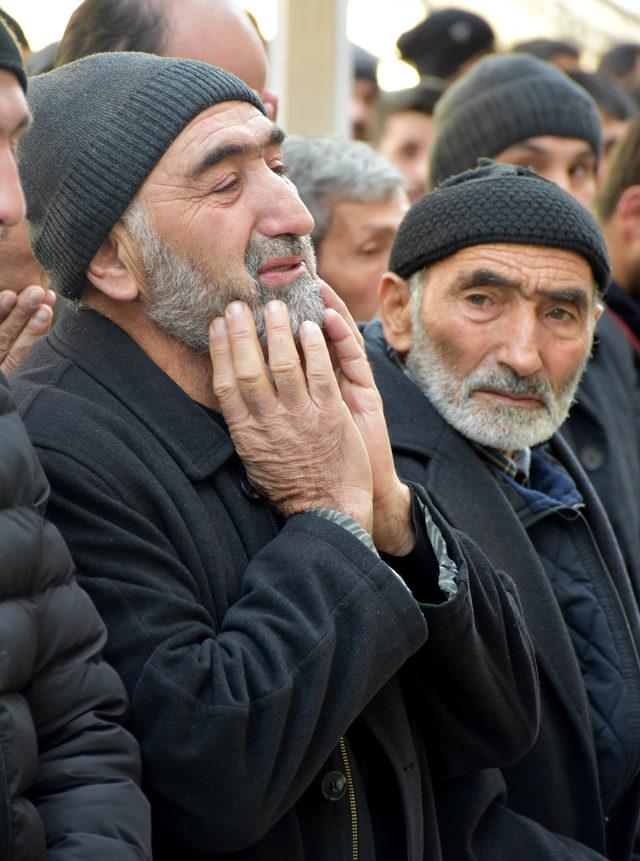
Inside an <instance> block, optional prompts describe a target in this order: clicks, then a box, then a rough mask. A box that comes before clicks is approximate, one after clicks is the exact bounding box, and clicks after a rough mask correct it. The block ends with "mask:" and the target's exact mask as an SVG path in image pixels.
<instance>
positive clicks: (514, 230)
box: [380, 162, 609, 453]
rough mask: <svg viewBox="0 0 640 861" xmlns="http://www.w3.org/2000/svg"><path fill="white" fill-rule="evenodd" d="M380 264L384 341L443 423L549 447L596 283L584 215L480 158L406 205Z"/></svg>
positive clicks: (501, 445)
mask: <svg viewBox="0 0 640 861" xmlns="http://www.w3.org/2000/svg"><path fill="white" fill-rule="evenodd" d="M443 225H446V226H447V227H446V230H445V229H444V228H443ZM390 266H391V270H392V271H391V272H389V273H387V275H386V276H385V277H384V279H383V282H382V285H381V294H380V298H381V308H382V318H383V327H384V332H385V336H386V338H387V340H388V342H389V343H390V344H391V346H392V347H393V348H394V349H395V350H396V352H397V353H398V354H399V356H401V357H402V359H403V361H404V362H405V366H406V368H407V371H408V373H409V374H410V376H411V377H412V378H413V380H414V382H415V383H416V384H417V385H418V386H419V387H420V388H421V389H422V390H423V391H424V392H425V394H426V395H427V396H428V397H429V399H430V400H431V402H432V403H433V405H434V406H435V407H436V409H437V410H438V411H439V412H440V413H441V415H442V416H443V417H444V418H445V419H446V420H447V421H448V422H449V424H451V425H452V426H453V427H454V428H455V429H456V430H457V431H458V432H459V433H461V434H462V435H463V436H465V437H466V438H467V439H469V440H471V441H472V442H475V443H479V444H481V445H486V446H489V447H491V448H495V449H497V450H500V451H503V452H505V453H511V452H513V451H516V450H520V449H523V448H527V447H529V446H533V445H536V444H538V443H541V442H543V441H545V440H547V439H549V438H550V437H551V436H552V435H553V434H554V433H555V431H556V430H557V429H558V428H559V426H560V425H561V424H562V423H563V421H564V420H565V418H566V416H567V413H568V411H569V407H570V406H571V404H572V402H573V397H574V394H575V392H576V389H577V386H578V383H579V381H580V377H581V375H582V371H583V369H584V366H585V363H586V361H587V359H588V357H589V354H590V350H591V345H592V339H593V331H594V327H595V323H596V320H597V318H598V316H599V314H600V305H599V297H600V292H601V291H602V290H603V289H604V288H605V287H606V284H607V281H608V277H609V269H608V260H607V255H606V250H605V246H604V241H603V238H602V235H601V233H600V231H599V229H598V227H597V225H596V223H595V221H594V220H593V219H592V218H591V216H590V215H589V214H588V213H587V212H586V210H584V208H583V207H581V206H580V205H578V204H577V203H576V202H575V201H574V200H573V199H572V198H571V197H570V196H569V195H567V194H566V193H565V192H563V191H562V190H560V189H558V188H556V187H555V186H554V185H553V184H552V183H550V182H547V181H545V180H543V179H540V178H538V177H537V176H536V175H535V174H533V173H532V172H530V171H528V170H526V169H524V168H515V167H511V166H499V165H497V164H493V163H491V162H489V163H488V164H485V165H484V166H482V167H479V168H477V169H476V170H475V171H468V172H467V173H466V174H463V175H461V176H460V177H457V178H454V179H452V180H451V181H450V182H448V183H444V184H443V185H441V186H440V188H439V189H438V190H437V191H436V192H432V193H431V194H429V195H427V196H426V197H425V198H422V200H421V201H419V202H418V203H417V204H415V205H414V206H413V207H412V209H411V210H410V212H409V214H408V215H407V217H406V218H405V221H404V222H403V225H402V226H401V228H400V231H399V233H398V237H397V239H396V244H395V245H394V250H393V251H392V255H391V264H390Z"/></svg>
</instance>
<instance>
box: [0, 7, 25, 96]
mask: <svg viewBox="0 0 640 861" xmlns="http://www.w3.org/2000/svg"><path fill="white" fill-rule="evenodd" d="M0 69H6V70H7V71H8V72H11V74H12V75H15V76H16V78H17V79H18V81H19V82H20V86H21V87H22V89H23V90H24V91H25V93H26V91H27V76H26V75H25V71H24V66H23V65H22V56H21V54H20V48H19V47H18V45H17V43H16V40H15V39H14V38H13V36H12V35H11V33H10V32H9V30H8V29H7V28H6V26H5V25H4V22H3V21H2V18H0Z"/></svg>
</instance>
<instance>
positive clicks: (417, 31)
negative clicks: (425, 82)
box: [398, 8, 495, 84]
mask: <svg viewBox="0 0 640 861" xmlns="http://www.w3.org/2000/svg"><path fill="white" fill-rule="evenodd" d="M494 42H495V35H494V32H493V30H492V28H491V25H490V24H488V23H487V22H486V21H485V20H484V18H481V17H480V15H475V14H474V13H473V12H467V11H465V10H464V9H455V8H447V9H437V10H436V11H435V12H432V13H431V14H430V15H429V16H427V18H425V19H424V21H421V22H420V23H419V24H417V25H416V26H415V27H414V28H413V29H411V30H408V31H407V32H406V33H403V34H402V35H401V36H400V38H399V39H398V50H399V51H400V56H401V57H402V59H403V60H405V61H406V62H407V63H411V65H413V66H415V67H416V69H417V70H418V72H419V73H420V75H421V77H433V78H439V79H441V80H442V81H444V82H445V84H450V83H452V82H453V81H455V80H456V79H457V78H459V77H460V75H463V74H464V73H465V72H466V71H467V69H469V68H470V67H471V66H472V65H473V64H474V63H475V62H476V60H478V59H479V58H480V57H482V56H483V55H484V54H489V53H491V52H493V51H494V50H495V45H494Z"/></svg>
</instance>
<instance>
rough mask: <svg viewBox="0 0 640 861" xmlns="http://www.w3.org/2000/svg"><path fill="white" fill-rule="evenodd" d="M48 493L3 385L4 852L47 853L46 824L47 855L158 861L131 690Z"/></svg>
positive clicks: (0, 667) (69, 860) (0, 708)
mask: <svg viewBox="0 0 640 861" xmlns="http://www.w3.org/2000/svg"><path fill="white" fill-rule="evenodd" d="M47 496H48V485H47V482H46V479H45V477H44V473H43V472H42V469H41V468H40V464H39V463H38V459H37V457H36V455H35V452H34V451H33V448H32V447H31V444H30V442H29V439H28V437H27V434H26V431H25V429H24V427H23V425H22V422H21V421H20V419H19V417H18V416H17V414H16V412H15V411H14V407H13V400H12V398H11V395H10V392H9V390H8V387H7V386H6V383H5V382H4V379H3V378H1V377H0V628H1V630H2V645H3V648H2V650H0V652H1V655H0V715H1V716H2V718H3V721H2V723H3V729H4V730H5V731H4V732H3V733H2V740H1V744H0V760H1V761H2V762H3V763H4V764H5V765H6V764H7V763H8V764H11V763H15V762H18V763H19V767H18V773H17V774H15V775H14V776H13V779H11V780H10V781H8V784H7V785H5V786H4V787H2V788H3V789H4V791H5V794H6V795H9V796H10V797H9V798H4V799H0V802H1V803H4V804H6V802H7V801H8V806H9V809H10V811H11V813H10V817H9V818H10V822H11V831H10V833H9V834H8V836H7V844H8V847H10V852H11V857H16V858H23V857H24V858H28V859H32V858H37V857H44V856H43V855H38V854H37V850H34V849H33V847H34V845H37V844H41V845H42V824H44V833H45V836H46V843H47V858H48V859H58V858H60V859H62V858H64V861H73V859H77V861H81V859H82V861H86V859H87V858H92V859H94V861H96V859H98V861H100V859H104V861H119V859H122V861H129V859H131V861H133V859H143V858H150V857H151V853H150V825H149V810H148V804H147V801H146V799H145V798H144V796H143V795H142V792H141V790H140V789H139V781H140V757H139V751H138V747H137V744H136V742H135V740H134V739H133V738H132V737H131V735H130V734H129V733H128V732H127V731H126V730H125V729H124V728H123V727H122V726H121V721H122V719H123V718H124V716H125V714H126V709H127V699H126V694H125V692H124V688H123V686H122V683H121V682H120V679H119V678H118V676H117V674H116V673H115V671H114V670H113V669H112V668H111V667H110V666H108V665H107V664H106V663H105V662H104V661H103V660H102V657H101V654H102V650H103V647H104V644H105V640H106V634H105V629H104V625H103V624H102V621H101V620H100V617H99V616H98V613H97V611H96V609H95V607H94V606H93V604H92V603H91V600H90V599H89V597H88V595H87V594H86V593H85V592H84V591H83V590H82V589H81V588H80V587H79V585H78V584H77V583H76V581H75V579H74V575H73V563H72V561H71V557H70V555H69V552H68V550H67V548H66V546H65V544H64V542H63V540H62V538H61V536H60V534H59V533H58V531H57V529H55V527H54V526H53V525H52V524H51V523H49V522H48V521H47V520H46V519H45V518H44V517H43V513H44V509H45V506H46V501H47ZM3 771H4V773H6V768H5V769H3ZM36 811H37V814H38V816H36V815H35V812H36ZM38 817H39V819H40V821H38ZM41 823H42V824H41ZM34 851H35V852H36V854H33V852H34ZM43 851H44V846H43ZM24 853H27V854H24ZM0 854H1V853H0ZM3 857H4V856H3Z"/></svg>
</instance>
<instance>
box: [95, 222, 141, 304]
mask: <svg viewBox="0 0 640 861" xmlns="http://www.w3.org/2000/svg"><path fill="white" fill-rule="evenodd" d="M87 279H88V281H89V282H90V283H91V284H92V285H93V286H94V287H95V288H96V289H97V290H100V292H101V293H104V294H105V295H106V296H109V298H111V299H115V300H117V301H119V302H133V301H134V299H137V298H138V295H139V294H140V292H141V291H142V289H143V287H144V283H145V278H144V272H143V270H142V266H141V263H140V260H139V257H138V253H137V251H136V249H135V246H134V244H133V241H132V239H131V237H130V236H129V234H128V233H127V230H126V228H125V227H124V225H122V224H121V223H120V222H118V224H116V225H115V227H114V228H113V229H112V230H111V232H110V233H109V235H108V236H107V238H106V239H105V241H104V242H103V243H102V245H101V246H100V248H99V249H98V250H97V252H96V254H95V255H94V258H93V260H92V261H91V263H90V264H89V266H88V268H87Z"/></svg>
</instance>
